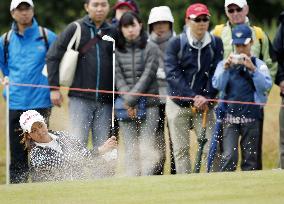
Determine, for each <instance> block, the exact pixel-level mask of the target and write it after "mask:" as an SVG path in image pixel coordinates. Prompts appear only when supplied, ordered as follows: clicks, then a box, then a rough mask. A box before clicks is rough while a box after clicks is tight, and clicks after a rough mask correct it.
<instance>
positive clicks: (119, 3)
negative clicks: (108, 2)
mask: <svg viewBox="0 0 284 204" xmlns="http://www.w3.org/2000/svg"><path fill="white" fill-rule="evenodd" d="M122 6H127V7H128V8H130V9H131V10H132V11H135V8H134V7H133V6H132V5H131V4H129V3H127V2H118V3H117V4H115V5H114V7H113V9H114V10H116V9H118V8H119V7H122Z"/></svg>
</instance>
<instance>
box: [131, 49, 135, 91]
mask: <svg viewBox="0 0 284 204" xmlns="http://www.w3.org/2000/svg"><path fill="white" fill-rule="evenodd" d="M134 63H135V46H134V45H132V73H133V86H135V83H136V72H135V66H134V65H135V64H134Z"/></svg>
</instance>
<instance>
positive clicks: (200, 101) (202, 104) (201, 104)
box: [193, 95, 208, 111]
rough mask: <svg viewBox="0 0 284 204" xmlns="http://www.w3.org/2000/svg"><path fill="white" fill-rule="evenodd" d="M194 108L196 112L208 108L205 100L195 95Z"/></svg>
mask: <svg viewBox="0 0 284 204" xmlns="http://www.w3.org/2000/svg"><path fill="white" fill-rule="evenodd" d="M193 101H194V104H193V105H194V106H195V107H196V108H197V110H201V111H203V110H205V109H206V108H208V102H207V99H206V98H205V97H204V96H200V95H196V96H195V97H194V99H193Z"/></svg>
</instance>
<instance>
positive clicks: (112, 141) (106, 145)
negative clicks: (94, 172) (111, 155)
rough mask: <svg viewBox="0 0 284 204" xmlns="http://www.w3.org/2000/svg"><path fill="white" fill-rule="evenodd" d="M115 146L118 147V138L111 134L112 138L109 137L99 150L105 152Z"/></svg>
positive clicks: (101, 152)
mask: <svg viewBox="0 0 284 204" xmlns="http://www.w3.org/2000/svg"><path fill="white" fill-rule="evenodd" d="M115 148H117V140H116V137H115V136H111V138H108V139H107V141H105V143H104V144H103V145H102V146H100V147H99V148H98V150H99V153H100V154H104V153H106V152H109V151H111V150H113V149H115Z"/></svg>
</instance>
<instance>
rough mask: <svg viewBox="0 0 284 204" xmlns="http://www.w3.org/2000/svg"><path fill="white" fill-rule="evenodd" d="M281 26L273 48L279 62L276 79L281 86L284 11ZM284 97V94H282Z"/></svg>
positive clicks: (283, 68)
mask: <svg viewBox="0 0 284 204" xmlns="http://www.w3.org/2000/svg"><path fill="white" fill-rule="evenodd" d="M279 20H280V25H279V27H278V30H277V33H276V36H275V39H274V41H273V46H274V49H275V53H276V56H277V61H278V71H277V75H276V79H275V83H276V84H277V85H279V84H280V83H281V81H284V57H283V56H284V11H283V12H282V13H281V14H280V17H279ZM281 95H282V96H284V95H283V94H281Z"/></svg>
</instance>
